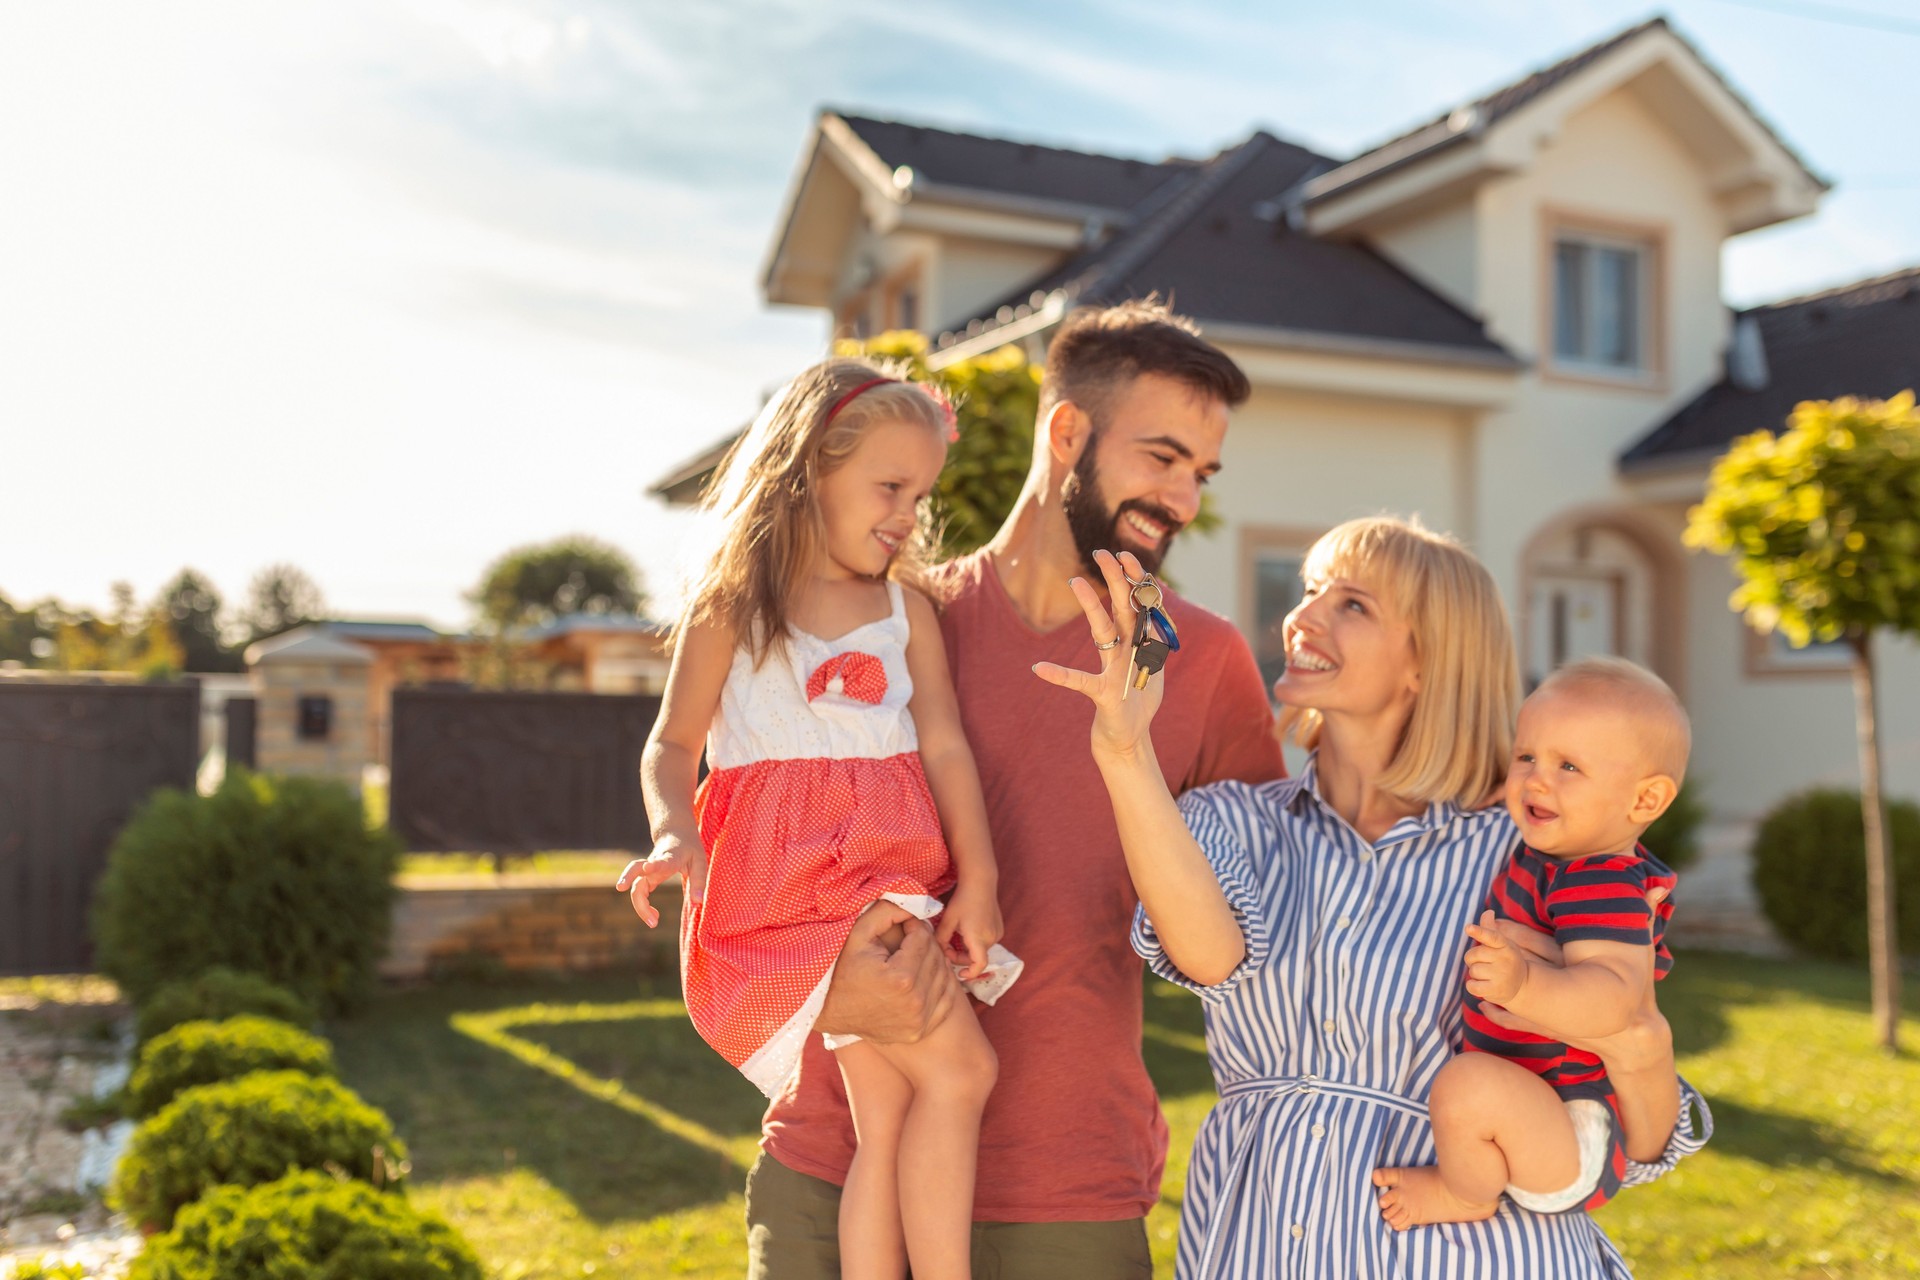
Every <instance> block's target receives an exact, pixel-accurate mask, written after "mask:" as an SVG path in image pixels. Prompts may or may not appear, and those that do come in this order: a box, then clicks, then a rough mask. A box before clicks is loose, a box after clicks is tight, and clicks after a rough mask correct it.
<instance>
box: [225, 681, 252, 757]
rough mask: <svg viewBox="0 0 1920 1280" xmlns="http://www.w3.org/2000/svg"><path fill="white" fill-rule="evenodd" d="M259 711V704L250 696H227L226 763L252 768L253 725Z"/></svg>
mask: <svg viewBox="0 0 1920 1280" xmlns="http://www.w3.org/2000/svg"><path fill="white" fill-rule="evenodd" d="M259 713H260V704H259V703H258V702H256V701H254V700H253V699H252V698H228V699H227V703H226V716H227V764H228V765H229V766H232V765H239V766H240V767H241V768H242V769H251V768H253V736H254V726H255V724H256V723H257V718H258V716H259Z"/></svg>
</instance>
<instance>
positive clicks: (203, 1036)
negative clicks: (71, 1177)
mask: <svg viewBox="0 0 1920 1280" xmlns="http://www.w3.org/2000/svg"><path fill="white" fill-rule="evenodd" d="M278 1070H288V1071H298V1072H301V1073H302V1074H305V1075H310V1076H329V1077H330V1076H332V1075H334V1069H333V1048H332V1046H331V1045H329V1044H328V1043H327V1042H326V1041H325V1040H322V1039H321V1038H320V1037H319V1036H316V1035H309V1034H308V1033H307V1032H305V1031H301V1030H299V1029H298V1028H296V1027H290V1026H288V1025H287V1024H286V1023H284V1022H277V1021H275V1020H274V1019H272V1018H257V1017H253V1016H252V1015H242V1016H241V1017H238V1018H228V1019H226V1020H225V1021H222V1022H183V1023H181V1024H180V1025H179V1026H177V1027H175V1028H173V1029H172V1030H171V1031H164V1032H162V1033H161V1034H159V1035H157V1036H155V1037H154V1038H153V1039H151V1040H149V1041H148V1042H147V1044H146V1047H145V1048H143V1049H141V1050H140V1060H139V1065H137V1066H136V1067H135V1068H134V1070H133V1076H132V1078H131V1079H129V1080H128V1081H127V1114H128V1115H130V1116H132V1117H133V1118H134V1119H136V1120H138V1119H143V1118H145V1117H147V1116H150V1115H152V1114H153V1113H154V1112H156V1111H158V1110H160V1108H162V1107H164V1106H166V1105H167V1104H168V1103H169V1102H172V1101H173V1099H174V1097H175V1095H177V1094H179V1093H180V1092H181V1091H182V1090H185V1089H191V1088H194V1087H195V1086H197V1085H203V1084H218V1083H219V1082H220V1081H222V1080H234V1079H238V1078H239V1077H241V1076H244V1075H250V1074H252V1073H253V1072H255V1071H278Z"/></svg>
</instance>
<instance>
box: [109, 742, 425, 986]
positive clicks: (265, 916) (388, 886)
mask: <svg viewBox="0 0 1920 1280" xmlns="http://www.w3.org/2000/svg"><path fill="white" fill-rule="evenodd" d="M398 861H399V844H398V842H397V841H396V840H394V839H393V837H392V836H390V835H388V834H387V833H386V832H383V831H370V830H368V829H367V824H366V819H365V816H364V814H363V813H362V811H361V808H360V803H359V801H358V800H357V799H355V797H354V795H353V793H352V792H351V791H349V790H348V789H347V788H346V787H345V786H343V785H342V784H340V783H337V782H330V781H325V780H322V779H317V778H277V777H276V778H268V777H264V776H261V775H258V774H249V773H247V772H246V771H244V770H235V771H234V772H232V773H230V774H229V775H228V777H227V780H226V781H225V782H224V783H223V784H222V785H221V787H220V789H219V790H218V791H217V792H215V793H214V794H213V795H211V796H205V797H201V796H196V795H191V794H188V793H186V792H181V791H171V790H167V791H161V792H158V793H156V794H155V795H154V797H153V798H152V799H151V800H149V801H148V802H147V804H146V805H145V806H143V807H142V808H141V810H140V811H139V813H137V814H136V815H135V816H134V818H133V820H132V821H131V822H129V823H128V824H127V826H126V829H125V830H123V831H122V832H121V833H120V837H119V839H118V840H116V841H115V842H114V845H113V851H112V852H111V854H109V855H108V861H107V870H106V873H105V874H104V875H103V876H102V877H101V880H100V887H99V890H98V893H97V895H96V898H95V902H94V915H93V928H94V941H95V942H96V944H97V955H98V961H99V965H100V968H101V969H102V970H103V971H105V972H106V973H107V974H109V975H110V976H112V977H113V978H114V979H115V980H116V981H118V982H119V983H120V986H121V988H122V989H123V990H125V991H126V992H127V993H128V995H130V996H131V997H132V998H133V1000H134V1002H135V1003H136V1004H145V1003H146V1001H147V998H148V997H149V996H152V995H153V994H154V993H155V992H156V991H157V990H158V989H159V988H160V987H161V986H162V985H163V984H165V983H167V982H170V981H172V980H175V979H180V978H190V977H193V976H195V975H197V974H200V973H201V972H203V971H204V970H206V969H210V968H212V967H214V966H215V965H225V966H228V967H230V968H233V969H238V970H241V971H243V972H246V973H254V974H259V975H261V976H263V977H266V978H268V979H270V980H272V981H274V982H277V983H279V984H280V985H281V986H284V987H287V988H289V989H291V990H292V991H294V992H296V993H298V994H299V995H300V996H302V997H303V998H305V999H306V1000H307V1001H308V1002H309V1003H311V1004H313V1005H315V1006H317V1007H319V1008H320V1009H322V1010H323V1011H327V1012H336V1011H339V1010H342V1009H345V1008H348V1007H351V1006H352V1005H353V1004H355V1003H357V1002H358V1001H359V1000H360V999H361V998H362V997H363V996H364V995H365V994H366V993H367V992H368V990H369V989H370V988H371V987H372V984H373V978H374V965H375V963H376V962H377V961H378V960H379V957H380V953H381V951H382V949H383V948H384V947H385V946H386V941H387V929H388V925H389V923H390V919H391V916H392V912H393V872H394V868H395V866H396V865H397V864H398Z"/></svg>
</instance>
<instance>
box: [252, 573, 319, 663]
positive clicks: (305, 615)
mask: <svg viewBox="0 0 1920 1280" xmlns="http://www.w3.org/2000/svg"><path fill="white" fill-rule="evenodd" d="M326 615H327V602H326V598H325V597H324V596H322V595H321V594H320V587H319V585H318V584H317V583H315V582H314V580H313V579H312V578H310V577H308V576H307V574H306V573H305V572H304V571H303V570H301V569H300V568H299V567H297V566H295V565H290V564H270V565H268V566H267V567H266V568H264V569H262V570H261V571H260V572H259V573H256V574H254V575H253V581H252V582H250V583H248V584H247V604H246V608H245V609H244V610H243V611H242V612H241V614H240V618H239V625H240V627H241V628H243V629H244V631H245V633H246V636H245V639H244V641H243V642H242V643H244V644H252V643H253V642H254V641H256V640H266V639H268V638H270V637H273V636H277V635H280V634H281V633H283V632H287V631H291V630H293V629H294V628H295V627H297V626H300V625H302V624H303V623H308V622H317V621H319V620H320V619H322V618H324V617H326Z"/></svg>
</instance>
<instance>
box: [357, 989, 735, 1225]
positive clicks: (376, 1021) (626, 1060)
mask: <svg viewBox="0 0 1920 1280" xmlns="http://www.w3.org/2000/svg"><path fill="white" fill-rule="evenodd" d="M530 997H531V1000H530ZM636 997H639V999H637V1000H636ZM677 1005H678V992H677V990H676V989H675V984H673V983H671V982H660V983H650V984H648V985H647V986H645V987H642V988H640V989H638V990H636V985H635V984H634V983H633V982H632V981H631V980H598V981H582V982H577V983H566V984H561V983H555V984H552V985H551V987H543V986H537V985H533V984H527V983H516V984H515V985H513V986H512V987H509V988H489V987H475V986H453V987H441V988H436V989H432V990H425V991H414V992H405V993H399V994H395V995H391V996H388V997H386V998H384V999H382V1000H381V1001H379V1002H378V1003H377V1004H376V1005H375V1006H374V1008H373V1009H371V1010H369V1011H368V1012H367V1013H365V1014H363V1015H362V1016H360V1017H357V1018H355V1019H352V1020H350V1021H346V1022H342V1023H339V1024H337V1025H336V1026H334V1027H333V1028H330V1030H331V1031H332V1033H333V1036H334V1040H335V1047H336V1056H337V1057H338V1059H339V1063H340V1070H341V1075H342V1077H343V1078H344V1079H345V1080H346V1082H347V1083H348V1084H349V1085H351V1086H352V1087H353V1088H355V1089H356V1090H358V1091H359V1092H360V1093H361V1094H362V1095H363V1096H365V1097H366V1098H367V1100H368V1101H370V1102H372V1103H374V1104H375V1105H376V1106H379V1107H381V1108H383V1109H384V1110H386V1112H387V1113H388V1115H390V1116H391V1117H392V1118H393V1122H394V1125H395V1127H396V1128H397V1129H398V1130H399V1131H400V1133H401V1134H402V1136H404V1137H405V1138H406V1139H407V1142H408V1144H409V1146H410V1147H411V1149H412V1154H413V1162H414V1178H415V1180H416V1181H424V1182H448V1181H458V1180H461V1179H465V1178H471V1177H484V1176H492V1175H497V1174H499V1173H501V1172H502V1171H504V1170H506V1169H509V1168H512V1167H515V1166H516V1165H517V1166H523V1167H526V1168H530V1169H532V1170H534V1171H536V1172H537V1173H538V1174H539V1175H540V1176H541V1177H542V1178H544V1179H545V1180H546V1181H547V1182H548V1183H549V1184H550V1185H552V1186H553V1187H555V1188H556V1189H557V1190H559V1191H561V1192H562V1193H563V1194H565V1195H566V1196H567V1197H568V1198H569V1199H571V1200H572V1201H573V1203H574V1204H575V1205H576V1206H577V1207H578V1208H579V1210H580V1212H581V1213H582V1214H584V1215H586V1216H587V1217H589V1218H591V1219H594V1220H596V1221H598V1222H602V1223H605V1222H610V1221H615V1220H622V1219H636V1218H637V1219H645V1218H652V1217H656V1216H658V1215H662V1214H670V1213H675V1212H678V1211H680V1210H683V1209H688V1208H692V1207H695V1206H698V1205H705V1204H711V1203H713V1202H715V1201H718V1200H722V1199H725V1198H726V1197H728V1196H731V1195H736V1194H738V1193H739V1192H740V1190H741V1187H742V1185H743V1183H744V1178H745V1167H746V1163H747V1162H748V1161H750V1160H751V1158H752V1149H753V1143H754V1140H755V1138H756V1137H757V1135H758V1133H759V1121H760V1112H761V1107H762V1105H763V1103H762V1099H761V1097H760V1094H759V1091H758V1090H756V1089H755V1088H754V1087H753V1086H752V1085H751V1084H748V1083H747V1082H746V1081H745V1080H744V1079H742V1078H741V1077H740V1076H739V1074H738V1073H737V1072H734V1071H732V1070H730V1069H727V1068H726V1067H725V1064H724V1063H722V1062H721V1061H720V1059H719V1058H717V1057H716V1056H715V1055H714V1053H713V1050H711V1049H709V1048H708V1047H707V1046H706V1044H705V1043H704V1042H702V1041H701V1040H700V1037H699V1036H698V1035H697V1034H696V1033H695V1032H694V1030H693V1028H692V1026H691V1025H690V1024H689V1023H688V1022H687V1020H686V1014H685V1012H684V1011H682V1010H679V1009H678V1008H677ZM676 1015H677V1016H676Z"/></svg>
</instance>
